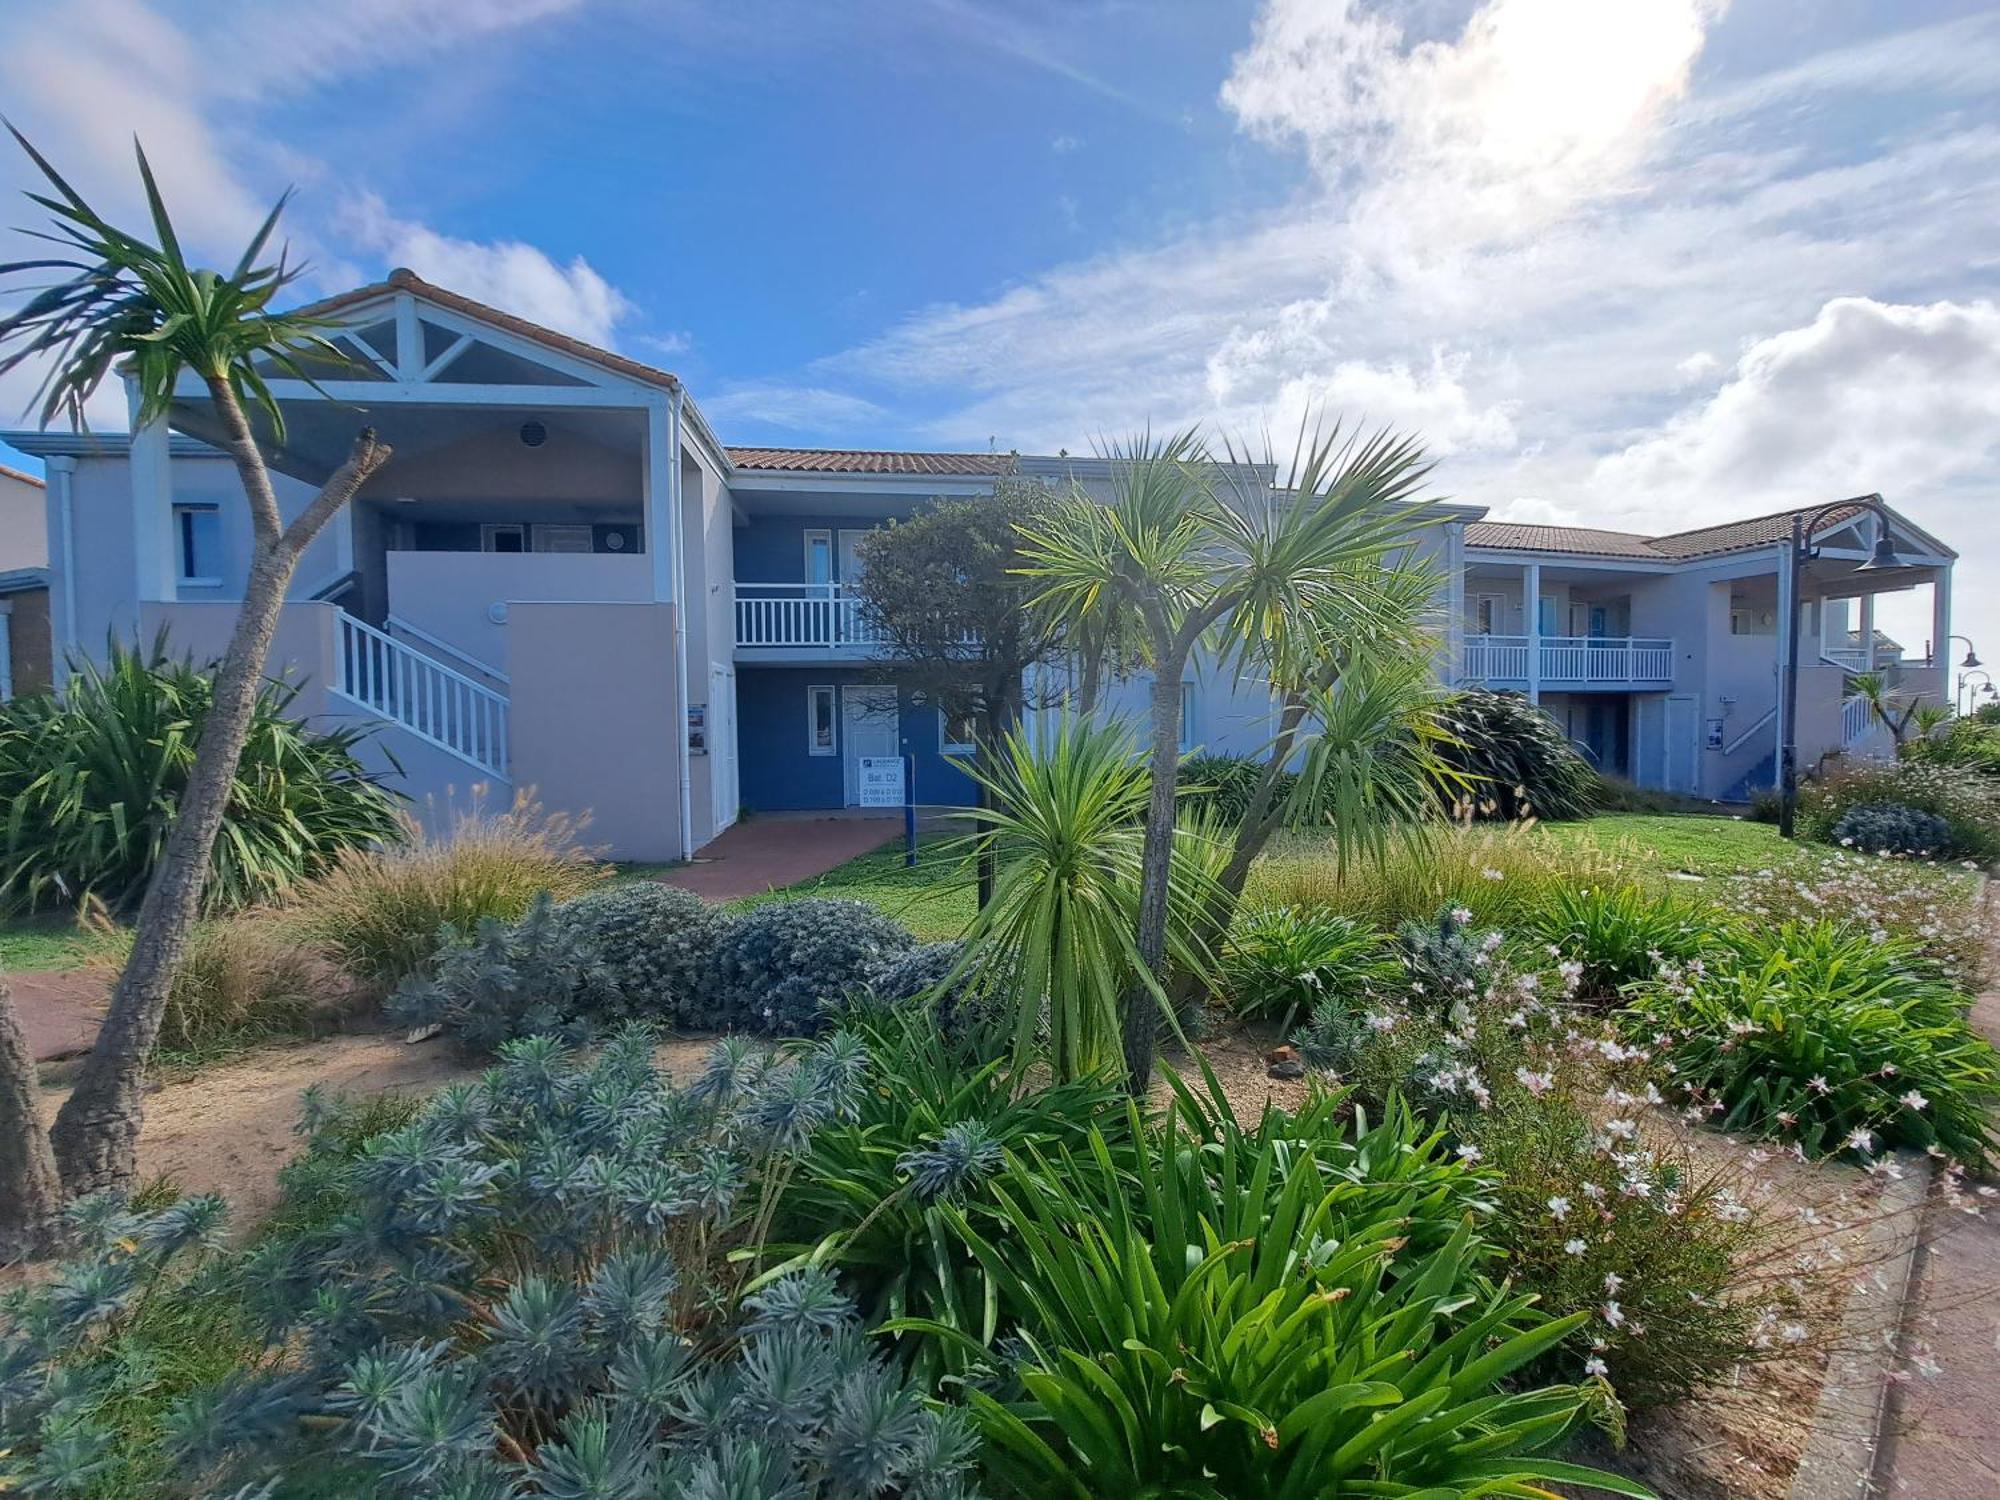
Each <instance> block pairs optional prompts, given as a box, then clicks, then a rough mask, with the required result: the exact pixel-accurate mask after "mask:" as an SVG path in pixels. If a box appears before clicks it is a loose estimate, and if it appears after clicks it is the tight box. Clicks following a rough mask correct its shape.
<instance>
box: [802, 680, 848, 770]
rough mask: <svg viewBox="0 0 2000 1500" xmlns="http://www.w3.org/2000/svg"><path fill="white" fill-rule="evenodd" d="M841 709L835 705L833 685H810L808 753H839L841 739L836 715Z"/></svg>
mask: <svg viewBox="0 0 2000 1500" xmlns="http://www.w3.org/2000/svg"><path fill="white" fill-rule="evenodd" d="M838 712H839V710H838V709H837V708H836V707H835V706H834V693H833V688H832V687H831V686H821V687H809V688H807V689H806V754H808V755H835V754H838V753H839V750H840V741H839V737H838V733H839V732H838V731H837V730H836V729H835V727H834V716H835V714H837V713H838Z"/></svg>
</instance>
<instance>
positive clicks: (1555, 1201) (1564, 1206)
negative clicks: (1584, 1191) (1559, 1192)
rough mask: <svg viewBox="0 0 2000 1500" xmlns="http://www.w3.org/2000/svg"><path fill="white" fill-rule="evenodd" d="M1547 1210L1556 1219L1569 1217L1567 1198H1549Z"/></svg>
mask: <svg viewBox="0 0 2000 1500" xmlns="http://www.w3.org/2000/svg"><path fill="white" fill-rule="evenodd" d="M1549 1212H1550V1213H1551V1214H1553V1215H1555V1217H1556V1218H1558V1219H1567V1218H1568V1217H1569V1199H1567V1198H1562V1197H1556V1198H1551V1199H1549Z"/></svg>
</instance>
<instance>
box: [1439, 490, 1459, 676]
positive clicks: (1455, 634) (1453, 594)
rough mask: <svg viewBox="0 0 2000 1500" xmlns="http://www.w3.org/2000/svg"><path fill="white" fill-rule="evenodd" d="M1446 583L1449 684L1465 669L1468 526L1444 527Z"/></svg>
mask: <svg viewBox="0 0 2000 1500" xmlns="http://www.w3.org/2000/svg"><path fill="white" fill-rule="evenodd" d="M1444 537H1445V541H1444V565H1445V570H1446V573H1447V574H1448V577H1447V580H1446V583H1445V595H1444V600H1445V611H1446V613H1445V622H1444V653H1445V660H1444V671H1443V672H1442V673H1440V674H1439V675H1440V676H1442V677H1443V678H1444V680H1445V681H1446V682H1447V683H1453V682H1456V681H1458V676H1459V673H1461V672H1462V671H1464V670H1465V523H1464V522H1463V521H1452V522H1449V523H1447V524H1446V526H1445V528H1444Z"/></svg>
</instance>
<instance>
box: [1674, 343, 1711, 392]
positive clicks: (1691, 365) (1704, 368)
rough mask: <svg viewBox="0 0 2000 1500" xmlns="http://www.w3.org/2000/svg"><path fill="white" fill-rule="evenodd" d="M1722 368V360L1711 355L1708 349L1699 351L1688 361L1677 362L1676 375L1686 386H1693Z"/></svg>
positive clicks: (1690, 356) (1691, 355) (1689, 357)
mask: <svg viewBox="0 0 2000 1500" xmlns="http://www.w3.org/2000/svg"><path fill="white" fill-rule="evenodd" d="M1721 368H1722V361H1721V360H1719V359H1717V358H1716V357H1715V356H1714V355H1713V354H1710V353H1709V352H1708V351H1707V350H1706V349H1697V350H1696V351H1695V352H1694V353H1692V354H1690V355H1689V356H1688V357H1687V358H1686V359H1683V360H1678V361H1676V362H1675V364H1674V373H1675V374H1676V375H1678V376H1679V377H1680V378H1681V380H1682V382H1683V383H1684V384H1687V385H1692V384H1694V382H1696V381H1697V380H1702V379H1705V378H1706V377H1708V376H1710V375H1713V374H1714V373H1715V372H1716V371H1717V370H1719V369H1721Z"/></svg>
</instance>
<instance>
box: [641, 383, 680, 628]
mask: <svg viewBox="0 0 2000 1500" xmlns="http://www.w3.org/2000/svg"><path fill="white" fill-rule="evenodd" d="M680 468H681V463H680V452H679V447H678V445H677V444H676V443H675V442H674V417H673V413H672V412H671V411H669V410H668V408H667V403H666V402H665V401H664V400H662V401H660V402H659V403H658V404H657V405H652V406H648V407H647V408H646V473H645V491H646V555H647V556H648V557H649V558H650V559H651V560H652V572H653V599H654V602H655V603H659V604H672V603H674V602H676V600H677V599H678V597H679V593H678V589H677V587H676V585H677V584H678V583H679V581H680V548H681V528H680V507H679V506H678V505H676V504H675V503H674V502H675V499H676V498H677V491H678V488H679V485H680Z"/></svg>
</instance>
